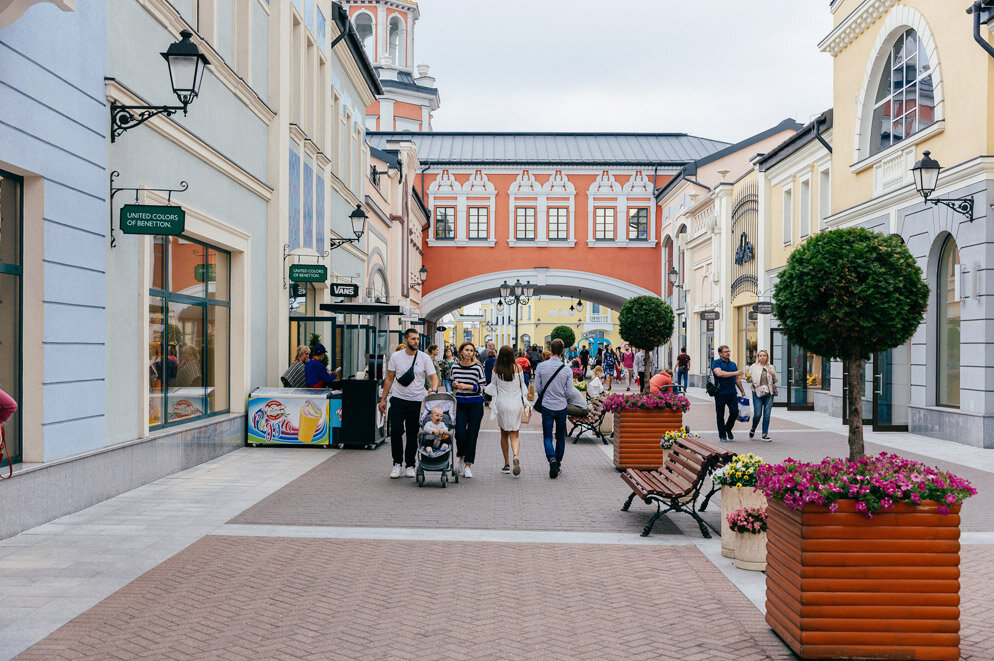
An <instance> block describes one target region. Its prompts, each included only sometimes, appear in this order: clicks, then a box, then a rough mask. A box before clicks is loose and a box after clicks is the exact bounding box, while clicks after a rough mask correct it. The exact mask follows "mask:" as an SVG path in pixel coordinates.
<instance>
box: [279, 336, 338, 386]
mask: <svg viewBox="0 0 994 661" xmlns="http://www.w3.org/2000/svg"><path fill="white" fill-rule="evenodd" d="M327 355H328V352H327V350H326V349H325V348H324V345H323V344H315V345H314V346H313V347H308V346H307V345H306V344H301V345H300V346H299V347H297V355H296V357H295V358H294V359H293V362H292V363H290V367H289V368H287V370H286V372H284V373H283V376H281V377H280V381H281V382H282V383H283V385H284V386H285V387H287V388H330V387H332V385H333V384H334V383H335V382H336V381H339V380H340V376H341V373H342V368H341V367H338V368H336V369H335V370H334V371H330V372H329V371H328V368H327V367H326V366H325V362H326V361H325V357H326V356H327Z"/></svg>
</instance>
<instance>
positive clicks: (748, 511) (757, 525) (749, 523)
mask: <svg viewBox="0 0 994 661" xmlns="http://www.w3.org/2000/svg"><path fill="white" fill-rule="evenodd" d="M725 518H726V519H728V527H729V528H731V529H732V532H744V533H751V534H753V535H755V534H758V533H761V532H766V508H765V507H743V508H742V509H738V510H735V511H734V512H731V513H729V514H728V516H726V517H725Z"/></svg>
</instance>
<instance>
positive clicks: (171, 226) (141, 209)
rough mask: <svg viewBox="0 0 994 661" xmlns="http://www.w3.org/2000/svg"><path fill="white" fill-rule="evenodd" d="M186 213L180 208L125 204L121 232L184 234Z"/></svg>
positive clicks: (122, 210)
mask: <svg viewBox="0 0 994 661" xmlns="http://www.w3.org/2000/svg"><path fill="white" fill-rule="evenodd" d="M185 229H186V212H185V211H183V209H181V208H179V207H160V206H152V205H148V204H125V205H124V206H123V207H121V231H122V232H124V233H125V234H167V235H178V234H182V233H183V230H185Z"/></svg>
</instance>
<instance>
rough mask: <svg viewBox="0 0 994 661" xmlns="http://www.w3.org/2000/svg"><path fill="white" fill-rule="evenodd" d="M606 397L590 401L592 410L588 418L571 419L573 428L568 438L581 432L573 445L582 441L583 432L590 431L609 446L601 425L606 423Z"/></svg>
mask: <svg viewBox="0 0 994 661" xmlns="http://www.w3.org/2000/svg"><path fill="white" fill-rule="evenodd" d="M605 398H606V397H605V396H604V395H601V396H600V397H595V398H594V399H592V400H591V401H590V408H589V409H588V413H587V417H586V418H569V421H570V423H572V425H573V427H572V428H571V429H570V430H569V433H567V434H566V435H567V436H572V435H573V432H575V431H576V430H578V429H579V430H580V431H579V433H578V434H577V435H576V437H575V438H574V439H573V445H576V444H577V443H578V442H579V441H580V437H581V436H583V432H585V431H590V432H593V433H594V436H596V437H597V438H599V439H601V441H603V442H604V445H607V444H608V441H607V438H606V437H605V436H604V434H603V433H601V423H602V422H603V421H604V416H605V412H604V399H605Z"/></svg>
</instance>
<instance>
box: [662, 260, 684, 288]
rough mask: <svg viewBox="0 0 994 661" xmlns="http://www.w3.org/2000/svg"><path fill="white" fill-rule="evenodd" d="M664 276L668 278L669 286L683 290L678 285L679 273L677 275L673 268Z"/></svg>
mask: <svg viewBox="0 0 994 661" xmlns="http://www.w3.org/2000/svg"><path fill="white" fill-rule="evenodd" d="M666 275H667V277H669V279H670V284H671V285H673V286H674V287H676V288H677V289H683V285H681V284H680V283H679V280H680V273H679V271H677V270H676V267H675V266H674V267H673V268H671V269H670V272H669V273H667V274H666Z"/></svg>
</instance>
